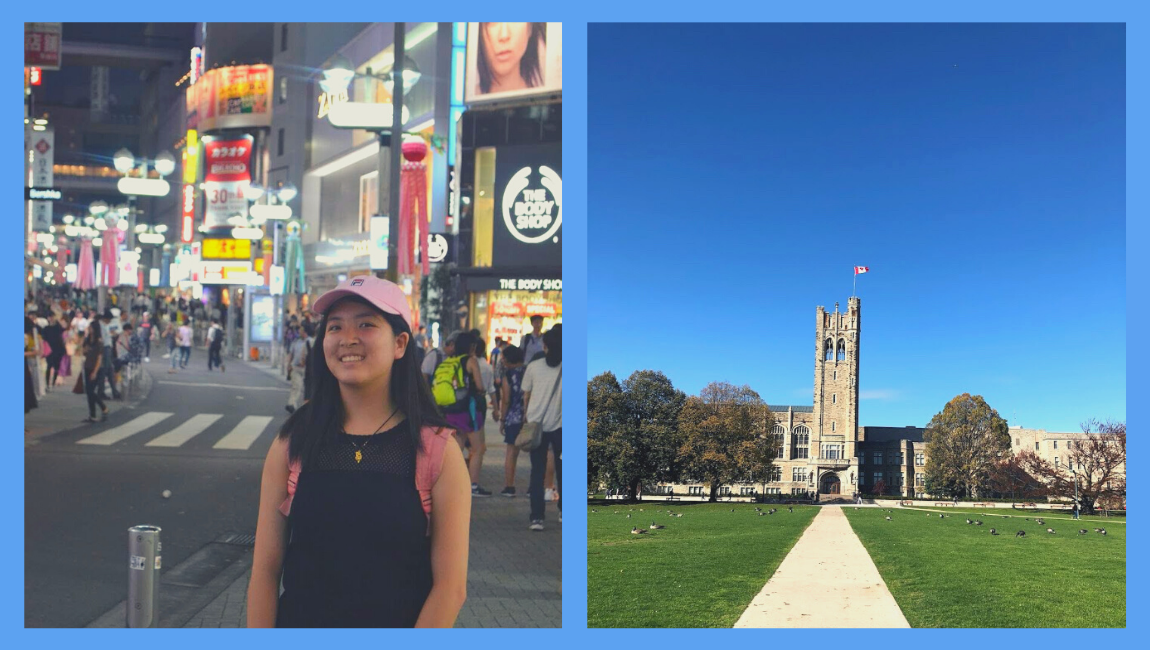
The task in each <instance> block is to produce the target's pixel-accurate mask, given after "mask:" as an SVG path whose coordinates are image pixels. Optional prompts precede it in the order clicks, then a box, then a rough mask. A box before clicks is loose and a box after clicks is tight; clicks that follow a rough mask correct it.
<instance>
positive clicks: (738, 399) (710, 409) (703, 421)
mask: <svg viewBox="0 0 1150 650" xmlns="http://www.w3.org/2000/svg"><path fill="white" fill-rule="evenodd" d="M772 425H773V419H772V417H771V412H770V409H768V408H767V405H766V403H765V402H764V401H763V400H762V398H760V397H759V395H758V394H757V393H755V391H753V390H751V388H750V387H749V386H743V387H741V388H740V387H737V386H733V385H731V384H727V383H723V382H714V383H711V384H708V385H707V386H706V387H705V388H704V389H703V390H702V392H701V393H700V394H699V396H698V397H695V396H691V397H689V398H688V399H687V402H686V404H684V405H683V409H682V411H681V412H680V413H679V435H680V436H681V445H680V447H679V454H678V459H679V462H680V464H681V466H682V475H683V477H685V478H687V479H690V480H696V481H700V482H703V483H706V484H707V485H709V486H710V500H711V501H714V500H715V499H716V497H717V496H718V493H719V486H721V485H723V484H724V483H730V482H732V481H738V480H749V479H751V478H752V477H753V476H764V475H766V473H767V472H768V471H769V469H770V467H771V463H772V460H773V459H774V457H775V443H774V439H773V437H772V436H768V435H766V432H767V431H770V429H771V426H772Z"/></svg>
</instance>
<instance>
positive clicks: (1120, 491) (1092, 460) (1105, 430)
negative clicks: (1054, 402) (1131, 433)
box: [1018, 420, 1126, 514]
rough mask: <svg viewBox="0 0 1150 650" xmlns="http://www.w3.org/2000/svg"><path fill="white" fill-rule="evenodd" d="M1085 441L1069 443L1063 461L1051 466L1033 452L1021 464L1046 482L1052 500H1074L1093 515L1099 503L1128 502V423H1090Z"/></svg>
mask: <svg viewBox="0 0 1150 650" xmlns="http://www.w3.org/2000/svg"><path fill="white" fill-rule="evenodd" d="M1082 433H1083V435H1082V437H1076V438H1075V439H1073V440H1070V441H1069V444H1070V448H1069V449H1067V450H1066V451H1067V454H1066V456H1065V457H1064V460H1063V459H1062V458H1060V462H1059V463H1057V464H1051V463H1049V462H1048V461H1046V460H1045V459H1043V458H1041V457H1039V456H1038V455H1037V454H1035V453H1034V452H1032V451H1026V452H1023V453H1021V454H1019V456H1018V459H1019V463H1020V464H1021V465H1022V466H1023V467H1025V468H1026V470H1027V471H1028V472H1030V473H1032V474H1034V475H1035V476H1036V477H1038V478H1040V479H1041V480H1042V481H1043V482H1045V484H1046V486H1047V488H1048V489H1049V491H1050V494H1051V496H1055V497H1060V498H1063V499H1073V498H1074V496H1075V483H1077V494H1078V503H1079V506H1080V507H1081V509H1082V512H1084V513H1087V514H1090V513H1093V512H1094V509H1095V507H1097V506H1098V505H1099V504H1100V503H1125V501H1126V423H1125V422H1113V421H1110V420H1107V421H1105V422H1099V421H1098V420H1088V421H1087V422H1084V423H1082Z"/></svg>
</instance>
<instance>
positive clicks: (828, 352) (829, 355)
mask: <svg viewBox="0 0 1150 650" xmlns="http://www.w3.org/2000/svg"><path fill="white" fill-rule="evenodd" d="M834 353H835V346H834V343H833V342H832V341H831V340H830V339H827V342H826V344H824V345H823V360H824V361H831V360H832V359H834Z"/></svg>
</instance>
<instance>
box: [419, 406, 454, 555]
mask: <svg viewBox="0 0 1150 650" xmlns="http://www.w3.org/2000/svg"><path fill="white" fill-rule="evenodd" d="M419 437H420V439H421V440H422V442H423V451H422V452H420V453H418V454H416V455H415V489H416V490H419V500H420V501H421V502H422V503H423V513H424V514H425V515H427V532H428V534H431V490H432V488H434V487H435V481H436V480H438V479H439V471H440V470H441V469H443V449H444V447H446V446H447V443H448V442H449V441H450V440H451V431H450V430H449V429H443V428H436V427H430V426H427V427H423V429H422V430H421V431H420V432H419Z"/></svg>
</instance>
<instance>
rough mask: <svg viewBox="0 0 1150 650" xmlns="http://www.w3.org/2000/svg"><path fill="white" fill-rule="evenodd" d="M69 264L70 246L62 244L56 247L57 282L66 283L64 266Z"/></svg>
mask: <svg viewBox="0 0 1150 650" xmlns="http://www.w3.org/2000/svg"><path fill="white" fill-rule="evenodd" d="M65 266H68V248H67V246H66V245H61V246H60V247H59V248H57V249H56V282H57V283H58V284H64V267H65Z"/></svg>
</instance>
